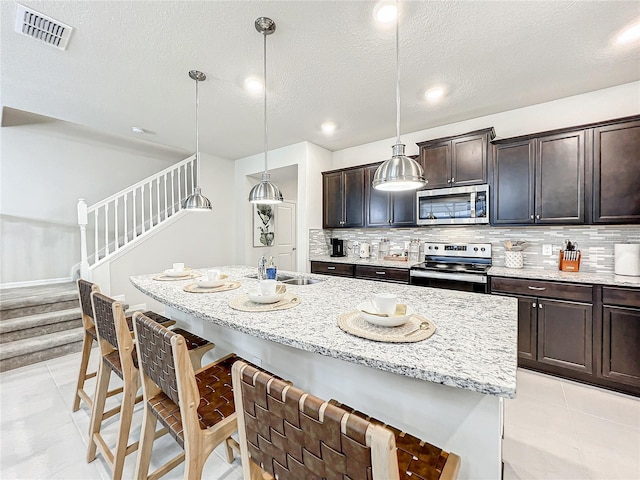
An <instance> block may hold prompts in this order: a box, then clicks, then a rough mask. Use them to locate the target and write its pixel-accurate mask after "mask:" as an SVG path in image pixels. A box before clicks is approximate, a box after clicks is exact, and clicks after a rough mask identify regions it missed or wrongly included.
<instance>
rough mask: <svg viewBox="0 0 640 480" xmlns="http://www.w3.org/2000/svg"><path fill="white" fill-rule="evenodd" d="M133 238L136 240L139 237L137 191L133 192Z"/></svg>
mask: <svg viewBox="0 0 640 480" xmlns="http://www.w3.org/2000/svg"><path fill="white" fill-rule="evenodd" d="M132 203H133V238H136V237H137V236H138V221H137V217H138V215H137V213H138V212H136V210H137V208H136V189H134V190H133V200H132Z"/></svg>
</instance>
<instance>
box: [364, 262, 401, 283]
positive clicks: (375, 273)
mask: <svg viewBox="0 0 640 480" xmlns="http://www.w3.org/2000/svg"><path fill="white" fill-rule="evenodd" d="M356 278H364V279H367V280H380V281H382V282H395V283H406V284H408V283H409V269H408V268H389V267H374V266H369V265H356Z"/></svg>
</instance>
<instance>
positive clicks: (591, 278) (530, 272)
mask: <svg viewBox="0 0 640 480" xmlns="http://www.w3.org/2000/svg"><path fill="white" fill-rule="evenodd" d="M489 275H490V276H492V277H511V278H528V279H530V280H554V281H559V282H573V283H588V284H593V285H615V286H619V287H638V288H640V277H628V276H625V275H614V274H613V273H596V272H563V271H561V270H555V269H541V268H506V267H491V268H490V269H489Z"/></svg>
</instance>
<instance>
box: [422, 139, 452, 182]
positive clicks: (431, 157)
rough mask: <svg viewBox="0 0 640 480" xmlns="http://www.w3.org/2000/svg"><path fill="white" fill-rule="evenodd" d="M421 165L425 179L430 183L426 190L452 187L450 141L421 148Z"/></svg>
mask: <svg viewBox="0 0 640 480" xmlns="http://www.w3.org/2000/svg"><path fill="white" fill-rule="evenodd" d="M420 163H421V164H422V168H423V169H424V177H425V178H426V179H427V180H428V181H429V183H427V186H426V188H428V189H431V188H442V187H450V186H451V142H450V141H446V142H443V143H436V144H432V145H428V146H424V147H421V148H420Z"/></svg>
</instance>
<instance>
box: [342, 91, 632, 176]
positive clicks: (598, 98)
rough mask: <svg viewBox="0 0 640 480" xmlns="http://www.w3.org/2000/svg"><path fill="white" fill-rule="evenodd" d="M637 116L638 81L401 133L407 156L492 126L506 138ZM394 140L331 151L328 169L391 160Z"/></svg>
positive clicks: (498, 133)
mask: <svg viewBox="0 0 640 480" xmlns="http://www.w3.org/2000/svg"><path fill="white" fill-rule="evenodd" d="M639 113H640V82H632V83H627V84H624V85H619V86H617V87H611V88H606V89H603V90H597V91H595V92H589V93H585V94H582V95H575V96H573V97H567V98H562V99H560V100H554V101H552V102H546V103H541V104H538V105H532V106H529V107H524V108H518V109H516V110H509V111H507V112H502V113H497V114H494V115H487V116H484V117H478V118H473V119H471V120H465V121H463V122H457V123H451V124H448V125H442V126H439V127H434V128H430V129H427V130H420V131H418V132H413V133H406V134H404V133H403V134H402V136H401V138H402V142H403V143H405V144H406V145H407V149H406V151H407V155H416V154H418V147H417V145H416V143H417V142H423V141H426V140H432V139H436V138H441V137H447V136H450V135H458V134H462V133H466V132H471V131H474V130H479V129H482V128H488V127H494V128H495V131H496V136H497V138H510V137H515V136H518V135H526V134H529V133H536V132H544V131H546V130H553V129H556V128H563V127H571V126H574V125H582V124H586V123H592V122H599V121H602V120H609V119H614V118H620V117H626V116H630V115H637V114H639ZM393 144H395V138H389V139H385V140H380V141H377V142H372V143H367V144H364V145H359V146H357V147H351V148H345V149H344V150H338V151H335V152H333V156H332V168H334V169H335V168H345V167H351V166H354V165H362V164H365V163H373V162H376V161H383V160H386V159H387V158H390V157H391V147H392V146H393Z"/></svg>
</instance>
